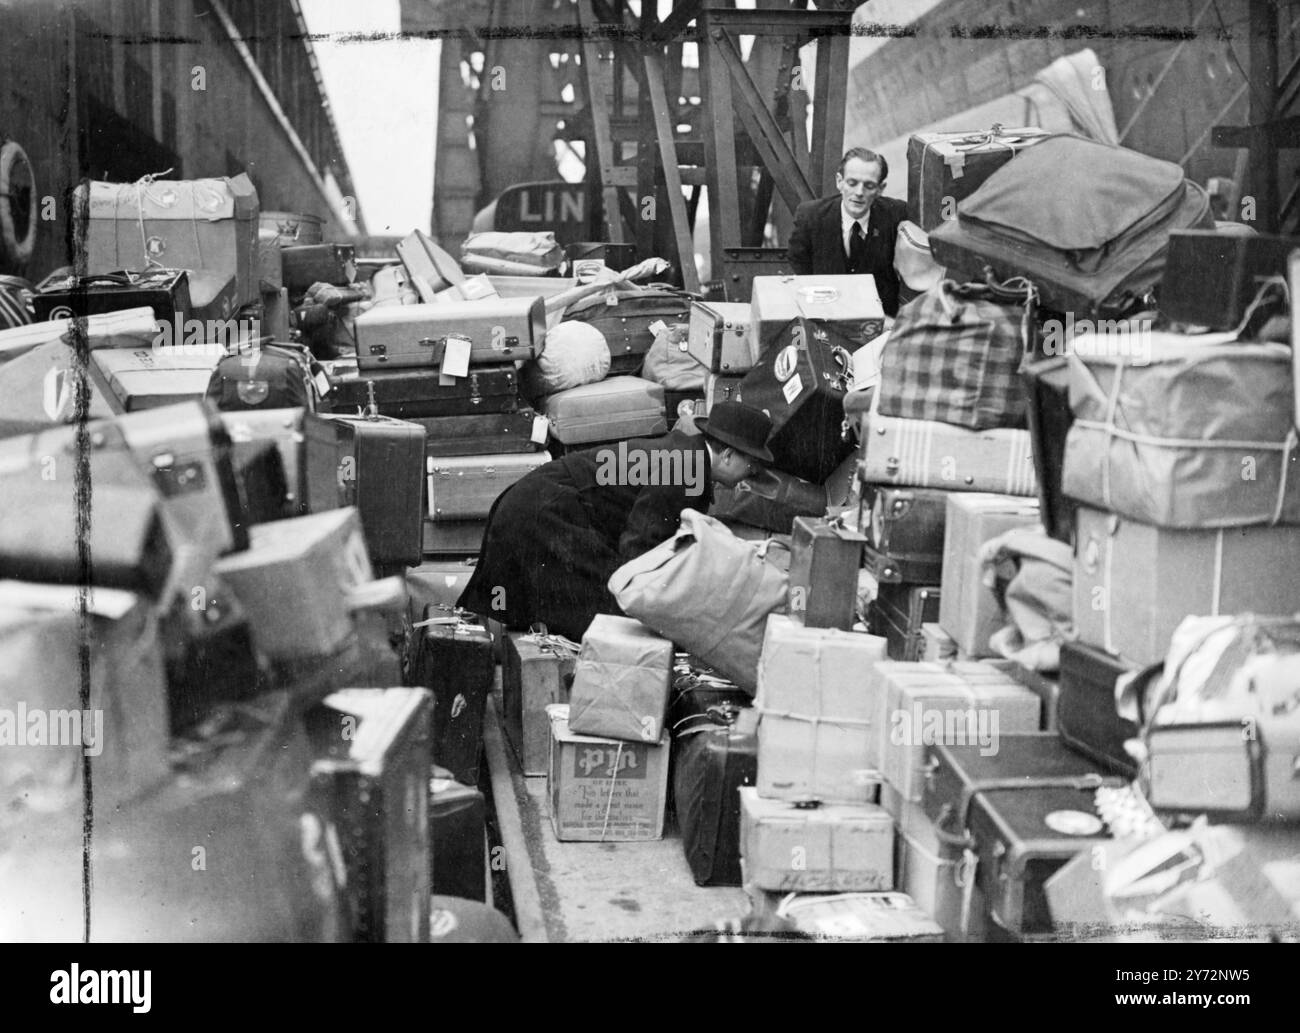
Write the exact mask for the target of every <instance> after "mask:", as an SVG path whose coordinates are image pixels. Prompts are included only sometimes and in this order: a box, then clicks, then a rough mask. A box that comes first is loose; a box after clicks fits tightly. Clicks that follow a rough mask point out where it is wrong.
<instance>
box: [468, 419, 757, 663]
mask: <svg viewBox="0 0 1300 1033" xmlns="http://www.w3.org/2000/svg"><path fill="white" fill-rule="evenodd" d="M685 422H686V421H682V423H679V424H678V426H677V427H675V428H674V429H673V430H672V431H671V432H669V433H668V434H666V435H664V436H663V437H659V438H643V439H634V440H632V441H627V442H622V443H620V444H618V445H602V446H600V447H599V448H594V449H589V450H587V451H583V452H570V453H568V454H567V455H565V456H563V457H562V458H560V459H556V460H553V461H552V462H549V463H547V464H546V465H545V466H540V467H538V468H537V469H536V470H533V471H532V472H531V473H529V474H527V475H526V476H525V477H523V478H522V479H521V480H519V481H516V482H515V483H514V484H512V485H511V486H510V487H509V488H507V489H506V490H505V491H504V492H502V493H501V495H500V496H498V497H497V500H496V501H495V502H494V503H493V504H492V510H491V512H490V513H489V514H488V519H487V529H486V532H485V534H484V537H483V547H482V549H481V550H480V552H479V560H478V565H477V566H476V567H475V570H474V574H473V576H472V577H471V578H470V580H469V583H468V584H467V585H466V586H465V591H464V592H463V593H462V594H461V597H460V599H459V601H458V603H457V605H459V606H462V607H464V608H465V609H467V610H471V611H473V612H474V613H478V614H481V615H485V616H489V617H494V618H496V619H497V620H499V621H501V622H502V623H503V624H505V625H506V626H507V627H509V628H511V629H527V628H528V627H529V626H530V625H531V624H533V623H537V622H540V623H543V624H545V625H546V626H547V628H548V629H549V630H551V631H553V632H556V633H558V634H561V635H565V636H567V637H568V638H571V639H574V640H577V639H581V638H582V635H583V633H584V632H585V631H586V630H587V625H589V624H590V623H591V621H592V619H593V618H594V617H595V616H596V614H598V613H612V614H619V613H621V612H622V611H621V610H620V609H619V606H618V603H617V602H615V601H614V597H613V595H612V594H611V593H610V591H609V589H608V587H606V585H607V582H608V581H609V579H610V576H611V575H612V574H613V573H614V571H615V570H617V569H618V568H619V567H620V566H621V565H622V564H624V563H626V562H627V561H628V560H630V559H633V558H634V557H636V556H639V555H641V554H642V553H644V552H647V551H648V550H650V549H653V548H654V547H655V546H656V545H658V544H659V543H660V542H663V541H666V540H667V539H669V538H671V537H672V536H673V534H675V533H676V531H677V528H678V526H679V525H680V523H681V515H682V510H683V509H686V508H688V507H689V508H691V509H695V510H698V511H699V512H701V513H707V512H708V510H709V505H710V503H711V502H712V499H713V483H715V482H716V483H718V484H722V485H725V486H727V487H734V486H735V485H736V484H737V483H738V482H740V481H742V480H745V479H747V478H750V477H755V476H757V475H758V473H759V472H761V471H762V470H763V469H765V468H766V467H767V466H768V464H770V463H771V462H772V453H771V452H769V451H768V450H767V444H766V442H767V439H768V437H769V436H770V435H771V432H772V421H771V420H770V419H768V417H767V415H766V414H765V413H763V412H762V411H761V410H758V409H753V408H750V407H749V406H746V405H741V404H740V403H739V402H719V403H717V404H716V405H715V406H714V407H713V409H712V411H711V412H710V413H709V415H708V417H707V418H704V417H697V418H696V419H695V420H694V429H695V431H697V433H695V434H690V433H687V432H686V431H684V430H682V429H681V427H682V426H683V425H684V423H685Z"/></svg>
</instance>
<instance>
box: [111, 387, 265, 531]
mask: <svg viewBox="0 0 1300 1033" xmlns="http://www.w3.org/2000/svg"><path fill="white" fill-rule="evenodd" d="M116 422H117V426H118V427H120V428H121V430H122V437H123V439H124V440H125V442H126V446H127V448H129V449H130V451H131V453H132V454H133V455H134V456H135V457H136V460H137V461H138V462H139V463H140V464H141V465H142V467H143V468H144V469H145V471H146V472H148V473H149V474H150V475H151V476H152V477H153V481H154V484H155V485H156V486H157V488H158V490H159V492H161V494H162V496H163V498H164V499H166V500H167V503H166V504H167V509H168V512H169V513H171V514H172V515H173V516H174V517H175V518H176V522H177V524H178V525H179V526H180V527H181V529H182V530H183V531H184V532H186V533H188V534H189V535H190V536H191V537H192V539H193V540H194V541H196V542H198V543H200V544H202V545H203V546H205V547H207V548H211V549H213V550H215V553H216V554H217V555H220V554H224V553H227V552H239V551H242V550H244V549H247V548H248V522H247V520H246V519H245V518H244V516H243V514H242V507H241V503H240V499H239V486H238V483H237V481H236V479H235V468H234V461H233V454H232V444H231V440H230V434H229V432H228V431H227V430H226V425H225V424H224V423H223V422H222V420H221V416H220V414H219V413H218V412H217V411H216V410H215V409H212V408H209V407H208V406H207V405H205V404H203V403H199V402H190V403H186V404H185V405H177V406H172V407H169V408H166V409H155V410H149V411H147V412H136V413H130V414H128V415H125V416H121V417H119V418H118V419H117V421H116Z"/></svg>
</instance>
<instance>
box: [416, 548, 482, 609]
mask: <svg viewBox="0 0 1300 1033" xmlns="http://www.w3.org/2000/svg"><path fill="white" fill-rule="evenodd" d="M473 576H474V562H473V561H472V560H466V559H447V560H426V561H425V562H423V563H421V564H420V565H419V566H418V567H410V568H409V569H408V570H407V571H406V594H407V598H408V599H409V605H408V606H407V612H408V616H409V617H410V618H411V621H412V622H414V621H418V620H419V619H420V615H421V614H422V613H424V608H425V607H426V606H445V607H447V608H448V609H454V608H455V606H456V600H457V599H459V598H460V594H461V593H462V592H463V591H465V586H466V585H467V584H469V579H470V578H471V577H473Z"/></svg>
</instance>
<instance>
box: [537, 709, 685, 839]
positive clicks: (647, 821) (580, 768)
mask: <svg viewBox="0 0 1300 1033" xmlns="http://www.w3.org/2000/svg"><path fill="white" fill-rule="evenodd" d="M546 713H547V716H548V717H549V718H550V720H551V754H550V765H549V771H548V773H547V779H548V780H547V797H548V799H549V801H550V813H551V826H552V827H553V828H554V830H555V838H556V839H558V840H560V841H561V842H571V841H572V842H595V843H608V842H613V841H619V840H621V841H629V842H630V841H644V840H651V839H662V838H663V834H664V807H665V805H666V802H667V796H668V734H667V733H666V732H665V733H664V736H663V738H662V739H660V740H659V742H658V743H657V744H655V743H644V742H625V741H623V740H619V739H600V738H596V737H595V736H590V735H577V734H575V733H573V732H571V731H569V707H568V705H567V704H564V703H555V704H552V705H551V706H549V707H547V708H546Z"/></svg>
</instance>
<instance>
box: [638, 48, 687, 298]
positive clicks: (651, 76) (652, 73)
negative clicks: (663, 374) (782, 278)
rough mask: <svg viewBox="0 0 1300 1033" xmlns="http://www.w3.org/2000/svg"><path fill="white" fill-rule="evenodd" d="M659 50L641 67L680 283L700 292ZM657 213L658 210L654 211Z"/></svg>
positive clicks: (647, 55) (648, 57)
mask: <svg viewBox="0 0 1300 1033" xmlns="http://www.w3.org/2000/svg"><path fill="white" fill-rule="evenodd" d="M662 60H663V58H662V56H661V55H660V54H658V53H651V52H647V53H646V54H645V56H644V58H643V65H642V68H643V70H644V72H645V79H644V84H645V85H644V89H645V93H646V94H647V96H648V100H649V103H650V106H651V109H652V110H653V112H654V125H655V134H656V135H657V136H658V142H659V164H660V165H661V167H662V168H663V173H664V192H665V193H666V194H667V195H668V197H667V200H668V215H669V218H670V219H671V220H672V233H673V243H674V245H675V246H676V249H677V264H678V268H679V269H680V270H681V273H682V286H684V287H685V288H686V289H687V290H688V291H691V292H692V293H699V291H700V274H699V270H698V269H696V267H695V244H694V242H693V241H692V240H691V227H690V220H689V218H688V217H687V214H686V198H685V197H684V196H682V176H681V170H680V169H679V168H678V166H677V146H676V141H675V140H674V139H673V134H674V131H675V127H674V122H675V118H674V117H673V111H674V110H675V109H676V105H673V109H671V110H670V109H669V106H668V95H667V93H666V92H665V90H664V73H663V68H662V67H661V66H660V62H661V61H662ZM656 214H657V213H656Z"/></svg>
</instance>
